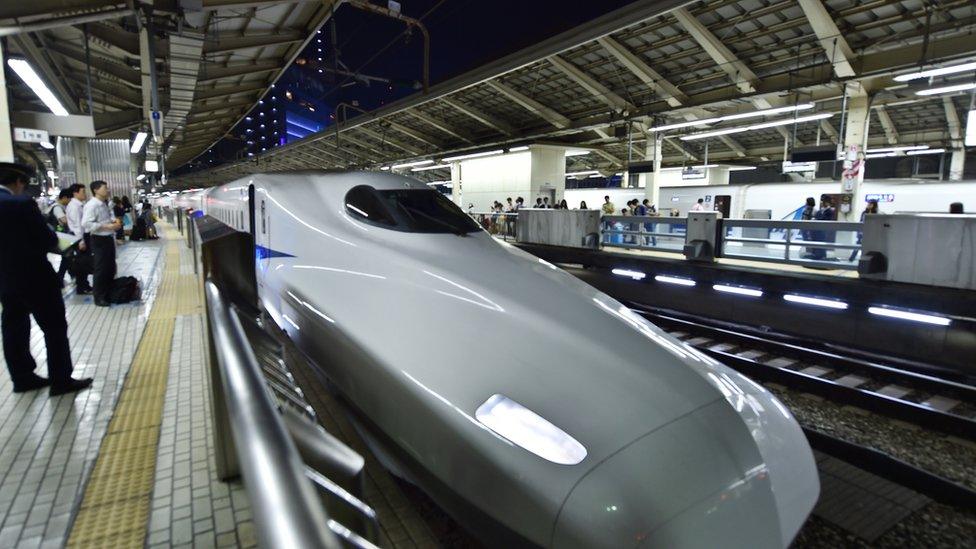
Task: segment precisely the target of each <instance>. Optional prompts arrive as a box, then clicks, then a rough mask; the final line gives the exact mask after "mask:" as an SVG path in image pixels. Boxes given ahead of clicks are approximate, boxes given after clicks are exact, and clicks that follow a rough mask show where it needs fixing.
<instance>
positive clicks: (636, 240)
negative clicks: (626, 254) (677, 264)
mask: <svg viewBox="0 0 976 549" xmlns="http://www.w3.org/2000/svg"><path fill="white" fill-rule="evenodd" d="M601 225H602V233H603V235H602V237H601V243H602V244H603V245H604V246H613V247H617V248H636V249H642V250H658V251H664V252H678V253H681V252H682V250H684V246H685V233H686V232H687V219H686V218H684V217H655V216H630V215H605V216H603V217H602V218H601Z"/></svg>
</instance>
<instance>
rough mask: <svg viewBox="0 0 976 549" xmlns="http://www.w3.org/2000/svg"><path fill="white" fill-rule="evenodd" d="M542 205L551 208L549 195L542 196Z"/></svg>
mask: <svg viewBox="0 0 976 549" xmlns="http://www.w3.org/2000/svg"><path fill="white" fill-rule="evenodd" d="M542 207H543V208H549V209H552V204H550V203H549V197H548V196H544V197H542Z"/></svg>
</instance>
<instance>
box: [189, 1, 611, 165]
mask: <svg viewBox="0 0 976 549" xmlns="http://www.w3.org/2000/svg"><path fill="white" fill-rule="evenodd" d="M373 3H374V4H378V5H385V1H384V2H380V1H376V0H374V1H373ZM629 3H630V1H624V0H600V1H596V2H594V1H592V0H590V1H585V0H561V1H555V0H535V1H533V0H520V1H515V0H494V1H485V0H404V1H402V2H401V10H402V12H403V13H404V14H405V15H408V16H410V17H415V18H422V20H423V22H424V24H425V25H426V26H427V29H428V31H429V32H430V37H431V40H430V41H431V48H430V83H431V85H432V86H433V85H435V84H437V83H438V82H441V81H444V80H447V79H450V78H452V77H454V76H457V75H459V74H463V73H465V72H467V71H470V70H472V69H474V68H477V67H478V66H480V65H483V64H485V63H488V62H490V61H493V60H495V59H498V58H501V57H504V56H505V55H508V54H511V53H514V52H516V51H519V50H521V49H523V48H526V47H530V46H531V45H532V44H535V43H538V42H541V41H543V40H545V39H547V38H549V37H551V36H554V35H556V34H559V33H561V32H564V31H566V30H569V29H571V28H573V27H574V26H576V25H579V24H581V23H584V22H586V21H589V20H592V19H594V18H596V17H599V16H601V15H603V14H606V13H608V12H611V11H613V10H615V9H617V8H620V7H622V6H624V5H626V4H629ZM335 21H336V36H337V44H338V52H339V60H340V61H341V64H340V69H342V65H343V64H344V65H345V67H346V68H347V69H348V70H349V71H351V72H360V73H362V74H364V75H368V76H373V77H378V78H382V79H385V80H389V81H391V83H389V84H388V83H386V82H379V81H372V82H370V83H369V84H368V85H367V84H366V83H364V82H361V81H358V80H356V79H352V78H350V77H348V76H343V75H339V76H338V79H336V77H334V76H333V75H332V74H331V73H330V71H329V69H330V68H331V67H332V52H333V48H332V46H331V40H330V37H329V31H328V23H327V24H326V25H325V26H324V27H323V28H322V30H321V31H320V33H319V34H318V35H317V36H316V39H314V40H312V42H311V43H310V44H309V45H308V47H307V48H306V49H305V51H304V52H303V54H302V55H301V56H299V60H298V61H297V62H296V63H295V64H293V65H292V66H291V67H290V68H289V69H288V70H287V71H286V73H285V74H284V75H283V76H282V78H281V80H279V82H278V84H277V85H276V86H275V89H274V90H272V91H271V92H270V93H269V94H267V95H265V97H264V98H263V100H264V104H263V105H259V106H258V107H257V108H255V109H254V111H252V112H251V113H250V115H249V116H250V117H251V120H245V121H244V122H242V123H241V124H240V125H238V127H236V128H235V129H234V131H233V132H232V134H233V135H234V136H235V139H225V140H224V141H222V142H221V143H220V144H218V145H217V146H216V147H214V148H213V149H212V152H209V153H205V154H203V155H201V156H200V157H198V158H197V159H196V160H195V161H194V163H193V165H192V166H188V167H184V168H182V169H180V170H178V171H177V174H178V173H179V172H184V171H186V170H187V169H188V168H189V169H191V170H192V169H199V168H210V167H214V166H216V165H218V164H220V163H223V162H227V161H233V160H236V159H239V158H244V157H246V156H247V155H248V153H251V154H260V152H261V150H262V148H264V149H266V148H270V147H272V146H276V145H280V144H282V140H283V138H284V141H286V142H287V141H293V140H296V139H298V138H299V136H303V135H307V134H309V133H314V130H319V131H321V130H322V129H325V128H326V127H327V126H328V125H330V124H331V123H332V121H333V120H334V116H335V113H334V108H335V105H336V103H337V102H339V101H342V102H347V103H358V105H359V107H361V108H364V109H367V110H372V109H375V108H379V107H382V106H383V105H385V104H386V103H389V102H391V101H394V100H397V99H400V98H402V97H405V96H407V95H410V94H412V93H417V91H418V90H417V86H419V82H420V80H421V74H422V62H423V61H422V60H423V38H422V36H421V35H420V33H419V32H417V31H414V32H413V34H412V35H409V36H407V35H404V29H405V28H406V26H405V25H404V24H403V23H401V22H399V21H395V20H392V19H389V18H386V17H383V16H380V15H375V14H371V13H367V12H364V11H361V10H358V9H356V8H353V7H351V6H348V5H346V6H342V7H341V8H339V10H338V11H337V12H336V14H335ZM319 40H321V42H320V41H319ZM320 49H321V51H319V50H320ZM319 58H321V59H322V61H321V62H319ZM371 58H373V59H372V60H370V59H371ZM285 92H288V95H289V96H290V98H288V97H286V96H285ZM272 98H273V101H272ZM272 105H273V106H274V107H272ZM271 108H274V110H275V112H274V113H272V112H271ZM259 112H260V113H263V114H260V116H258V115H259ZM353 115H354V111H352V110H350V111H349V117H350V118H351V117H352V116H353ZM286 117H287V120H286ZM262 123H263V127H262ZM296 124H298V126H296ZM286 127H287V131H286ZM248 129H250V130H251V131H249V132H248V131H247V130H248ZM310 130H313V131H310ZM275 131H277V132H278V133H277V134H275V133H274V132H275Z"/></svg>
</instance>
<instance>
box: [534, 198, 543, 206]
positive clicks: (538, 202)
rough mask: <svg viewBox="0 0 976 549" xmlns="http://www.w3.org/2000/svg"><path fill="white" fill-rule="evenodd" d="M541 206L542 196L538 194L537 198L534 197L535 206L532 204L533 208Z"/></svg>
mask: <svg viewBox="0 0 976 549" xmlns="http://www.w3.org/2000/svg"><path fill="white" fill-rule="evenodd" d="M542 207H543V206H542V197H541V196H540V197H539V198H536V199H535V206H533V208H540V209H541V208H542Z"/></svg>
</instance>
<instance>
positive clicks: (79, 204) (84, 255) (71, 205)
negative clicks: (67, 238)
mask: <svg viewBox="0 0 976 549" xmlns="http://www.w3.org/2000/svg"><path fill="white" fill-rule="evenodd" d="M68 190H70V191H71V201H70V202H68V207H67V208H65V210H66V213H67V215H68V230H69V231H71V233H72V234H74V235H75V237H76V238H78V239H80V240H79V242H78V255H77V257H76V258H75V262H74V265H73V266H72V267H73V269H72V272H71V276H73V277H75V291H76V292H77V294H78V295H86V294H90V293H91V291H92V287H91V284H89V283H88V275H89V274H91V251H90V250H89V249H88V243H87V242H85V230H84V229H83V228H82V226H81V218H82V216H83V214H84V210H85V200H87V199H88V196H87V191H86V190H85V186H84V185H82V184H81V183H75V184H74V185H72V186H70V187H68Z"/></svg>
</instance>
